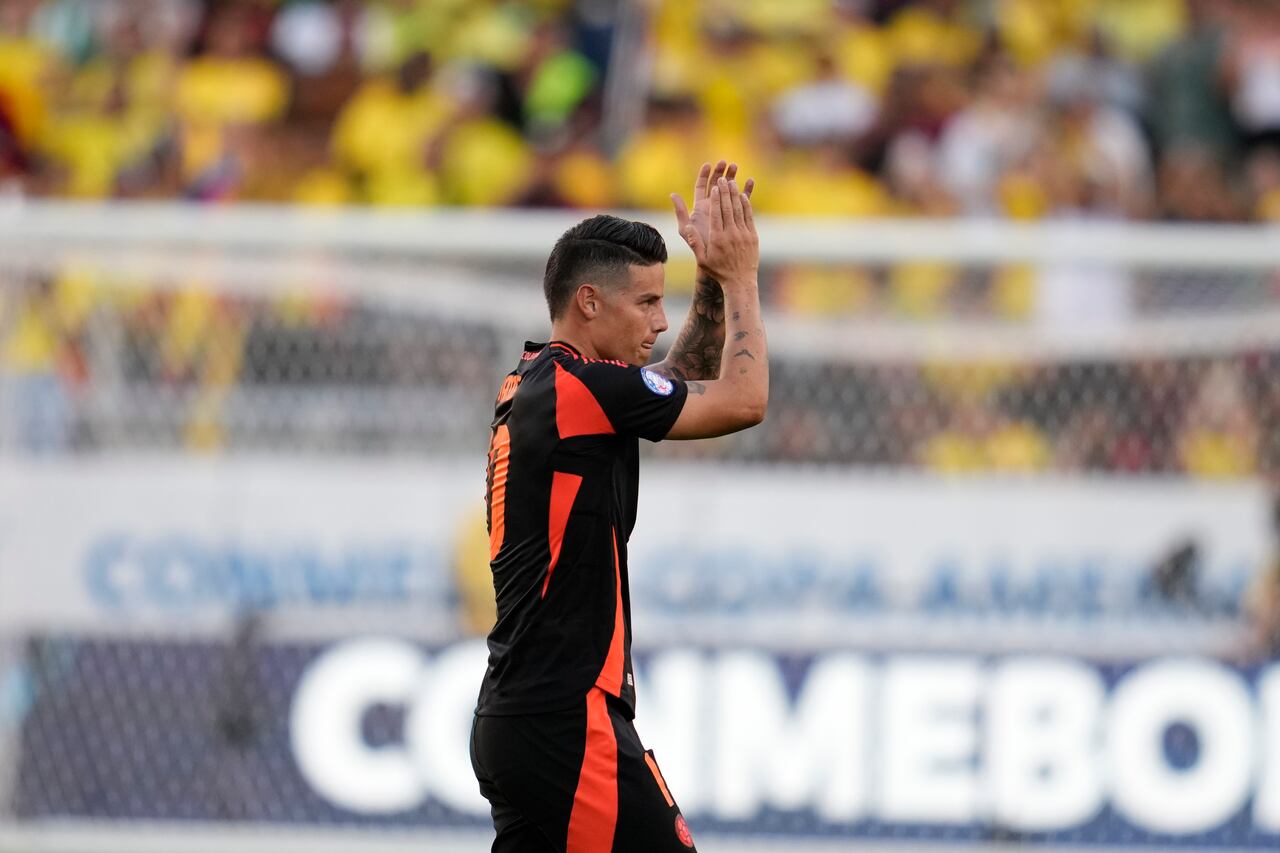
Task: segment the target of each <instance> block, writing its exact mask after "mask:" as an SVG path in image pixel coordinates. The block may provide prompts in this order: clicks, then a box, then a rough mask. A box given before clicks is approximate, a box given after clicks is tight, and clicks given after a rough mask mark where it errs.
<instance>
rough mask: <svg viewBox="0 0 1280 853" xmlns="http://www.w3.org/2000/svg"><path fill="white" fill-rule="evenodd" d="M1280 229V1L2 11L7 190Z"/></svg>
mask: <svg viewBox="0 0 1280 853" xmlns="http://www.w3.org/2000/svg"><path fill="white" fill-rule="evenodd" d="M722 152H723V153H730V154H732V155H733V156H735V157H737V159H738V160H739V161H740V162H741V163H742V164H743V167H744V170H745V172H746V173H748V174H752V175H755V176H756V177H757V178H759V195H758V207H759V209H760V210H762V211H765V212H772V213H778V214H810V215H834V216H884V215H898V216H911V215H929V216H953V215H995V216H1005V217H1010V218H1016V219H1037V218H1048V217H1103V218H1125V219H1157V220H1179V221H1181V220H1194V221H1233V220H1236V221H1238V220H1255V219H1261V220H1266V219H1275V218H1280V2H1277V0H752V2H731V0H701V2H693V0H645V1H644V2H639V3H631V4H626V3H620V2H615V0H533V2H504V0H366V2H358V0H334V2H318V0H5V2H3V3H0V193H9V194H26V195H38V196H68V197H76V198H103V197H121V198H138V197H145V198H155V197H161V198H173V197H181V198H187V199H199V200H255V201H286V202H296V203H303V204H342V203H355V204H370V205H410V206H431V205H472V206H476V205H479V206H493V205H516V206H561V207H579V208H597V207H604V206H624V207H640V208H654V207H666V206H667V205H668V203H669V202H668V194H669V193H670V192H672V191H673V190H676V189H684V188H685V185H686V184H687V183H688V182H689V176H690V175H691V174H692V173H693V170H694V169H696V167H697V164H698V162H699V161H701V160H703V159H706V158H708V157H709V156H711V155H712V154H717V153H722Z"/></svg>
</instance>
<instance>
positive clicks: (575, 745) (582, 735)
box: [471, 688, 695, 853]
mask: <svg viewBox="0 0 1280 853" xmlns="http://www.w3.org/2000/svg"><path fill="white" fill-rule="evenodd" d="M471 766H472V768H473V769H474V770H475V773H476V778H477V779H478V780H479V781H480V793H482V794H483V795H484V796H485V799H487V800H488V801H489V804H490V806H491V811H492V813H493V826H494V829H495V830H497V833H498V835H497V838H495V839H494V842H493V853H516V851H518V853H536V851H548V853H550V851H557V853H630V851H636V853H664V851H670V853H688V851H690V850H694V849H695V848H694V846H693V837H692V836H691V835H690V834H689V827H688V825H687V824H686V823H685V820H684V816H683V815H681V814H680V807H679V806H677V805H676V802H675V800H674V799H672V797H671V792H670V791H668V790H667V783H666V781H665V780H664V779H663V778H662V772H661V771H660V770H659V769H658V762H657V761H656V760H655V759H654V757H653V753H652V752H650V751H646V750H645V748H644V747H643V746H642V745H641V743H640V738H639V736H638V735H637V734H636V730H635V726H633V725H632V724H631V721H630V720H629V719H627V718H626V716H625V715H624V714H623V712H622V710H621V709H620V708H617V707H615V706H614V704H613V700H612V699H611V698H610V697H609V696H607V694H605V693H604V692H603V691H601V690H600V689H599V688H592V690H591V692H590V693H588V694H587V697H586V700H585V701H584V702H583V704H582V707H581V708H579V709H574V710H571V711H561V712H558V713H553V714H530V715H526V716H518V717H476V718H475V723H474V724H473V725H472V728H471Z"/></svg>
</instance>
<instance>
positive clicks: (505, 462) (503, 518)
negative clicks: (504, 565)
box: [489, 424, 511, 560]
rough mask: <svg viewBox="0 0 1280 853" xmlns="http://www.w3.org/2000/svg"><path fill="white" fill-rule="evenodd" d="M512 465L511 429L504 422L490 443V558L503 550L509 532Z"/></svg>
mask: <svg viewBox="0 0 1280 853" xmlns="http://www.w3.org/2000/svg"><path fill="white" fill-rule="evenodd" d="M510 467H511V431H510V430H508V429H507V425H506V424H503V425H502V426H500V427H498V428H497V429H495V430H494V431H493V443H492V444H490V445H489V559H490V560H493V559H494V558H495V557H497V556H498V551H500V550H502V539H503V537H504V536H506V533H507V471H508V469H509V468H510Z"/></svg>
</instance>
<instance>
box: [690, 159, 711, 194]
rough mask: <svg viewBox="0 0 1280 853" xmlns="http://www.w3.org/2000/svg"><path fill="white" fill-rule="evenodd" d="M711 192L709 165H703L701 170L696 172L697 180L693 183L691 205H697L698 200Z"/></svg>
mask: <svg viewBox="0 0 1280 853" xmlns="http://www.w3.org/2000/svg"><path fill="white" fill-rule="evenodd" d="M710 191H711V164H710V163H703V164H702V168H701V169H699V170H698V179H697V180H696V181H694V182H693V203H694V204H697V203H698V199H700V198H706V197H707V194H708V193H709V192H710Z"/></svg>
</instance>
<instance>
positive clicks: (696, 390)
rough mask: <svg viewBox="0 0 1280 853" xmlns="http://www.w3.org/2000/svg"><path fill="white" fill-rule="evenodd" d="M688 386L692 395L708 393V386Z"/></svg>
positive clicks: (691, 383) (694, 384) (700, 384)
mask: <svg viewBox="0 0 1280 853" xmlns="http://www.w3.org/2000/svg"><path fill="white" fill-rule="evenodd" d="M688 385H689V393H690V394H705V393H707V386H706V385H703V384H702V383H701V382H690V383H688Z"/></svg>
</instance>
